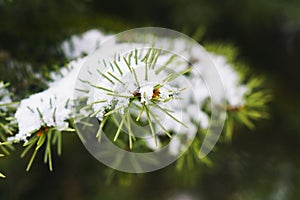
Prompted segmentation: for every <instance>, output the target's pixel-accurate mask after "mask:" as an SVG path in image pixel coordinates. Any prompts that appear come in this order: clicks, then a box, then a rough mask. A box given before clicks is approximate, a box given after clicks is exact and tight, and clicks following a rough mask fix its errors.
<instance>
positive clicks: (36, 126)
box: [7, 59, 84, 170]
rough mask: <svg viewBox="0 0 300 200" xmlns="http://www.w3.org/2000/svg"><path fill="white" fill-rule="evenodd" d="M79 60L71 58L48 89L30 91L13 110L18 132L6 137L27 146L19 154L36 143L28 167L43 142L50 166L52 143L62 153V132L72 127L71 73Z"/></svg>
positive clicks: (75, 69) (79, 63) (75, 72)
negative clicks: (14, 110) (59, 76)
mask: <svg viewBox="0 0 300 200" xmlns="http://www.w3.org/2000/svg"><path fill="white" fill-rule="evenodd" d="M82 62H84V60H83V59H79V60H76V61H72V62H71V63H70V64H69V65H68V66H67V67H66V68H63V69H62V70H61V72H60V74H62V73H64V75H63V76H62V77H61V78H56V81H54V82H51V83H49V88H48V89H47V90H45V91H43V92H40V93H37V94H33V95H31V96H29V97H28V98H27V99H23V100H22V101H21V102H20V106H19V107H18V109H17V111H16V113H15V118H16V121H17V123H18V127H19V132H18V133H17V134H16V135H15V136H12V137H9V138H7V140H8V141H10V142H14V143H15V142H20V141H23V142H24V146H25V147H26V148H25V150H24V152H23V153H22V154H21V156H22V157H24V156H25V155H26V154H27V152H28V151H29V150H30V149H31V148H32V147H34V145H36V147H35V150H34V152H33V155H32V157H31V159H30V162H29V164H28V167H27V170H29V169H30V167H31V164H32V162H33V160H34V158H35V156H36V153H37V151H38V150H39V149H40V148H41V147H42V145H43V144H44V143H45V144H46V149H45V159H44V161H45V162H48V163H49V168H50V170H52V159H51V145H52V144H53V145H54V144H57V152H58V154H61V138H62V136H61V134H62V132H63V131H73V129H72V128H71V125H70V119H71V117H72V110H73V90H74V84H75V83H74V82H75V79H74V77H76V76H77V73H78V70H79V69H80V65H81V63H82ZM66 71H67V72H66ZM56 77H57V76H56Z"/></svg>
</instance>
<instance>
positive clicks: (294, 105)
mask: <svg viewBox="0 0 300 200" xmlns="http://www.w3.org/2000/svg"><path fill="white" fill-rule="evenodd" d="M141 26H160V27H165V28H171V29H175V30H178V31H181V32H184V33H186V34H187V35H190V36H192V35H193V33H195V32H196V30H197V28H199V27H201V28H203V29H205V34H204V36H203V38H202V39H201V40H200V42H201V43H204V44H205V43H209V42H214V43H218V42H219V43H230V44H233V45H235V46H236V47H237V48H238V49H239V52H240V54H239V60H240V61H243V62H245V63H246V64H247V65H249V66H250V67H251V69H252V70H253V71H254V72H255V73H257V74H262V75H264V76H265V77H266V80H267V84H266V87H267V88H269V89H270V90H271V91H272V94H273V97H274V100H273V102H272V103H271V104H270V119H269V120H265V121H260V122H258V123H257V128H256V130H254V131H249V130H247V129H246V128H244V127H238V128H237V130H236V131H235V134H234V136H233V141H232V142H231V143H227V144H219V145H218V146H217V148H216V149H215V152H213V153H211V154H210V158H211V159H212V160H213V163H214V164H213V166H212V167H207V166H205V165H201V166H199V168H198V169H193V170H186V171H185V172H184V173H180V172H176V170H175V166H173V165H171V166H169V167H167V168H165V169H163V170H160V171H157V172H153V173H147V174H142V175H137V176H136V175H134V176H130V175H128V174H124V173H116V174H115V176H114V178H112V179H111V182H110V183H107V173H109V170H108V169H107V168H106V167H105V166H103V165H102V164H100V163H99V162H98V161H96V160H95V159H94V158H93V157H92V156H91V155H90V154H89V153H88V152H87V151H86V150H85V148H84V147H83V145H82V144H81V142H80V141H79V139H78V137H77V136H76V135H74V134H69V135H68V134H66V135H64V136H63V139H64V145H63V156H61V157H57V156H56V155H55V156H54V167H55V171H54V172H53V173H49V172H48V168H47V166H46V165H43V164H42V158H41V155H40V157H38V158H37V160H36V161H35V163H34V165H33V167H32V169H31V171H30V172H29V173H26V172H25V168H26V164H27V161H28V159H29V158H26V159H19V152H20V150H21V148H20V147H17V150H16V152H15V153H13V154H12V155H11V156H8V157H6V158H1V160H0V169H1V171H2V172H4V173H5V174H6V175H7V178H6V179H4V180H0V199H32V200H33V199H74V200H75V199H173V197H174V195H176V194H179V193H185V194H188V195H191V196H192V197H193V198H194V199H208V200H210V199H216V200H219V199H251V200H252V199H262V200H265V199H272V200H273V199H284V200H285V199H294V200H297V199H300V190H299V188H300V170H299V168H300V159H299V158H298V157H299V155H300V132H299V130H300V123H299V122H300V101H299V97H300V96H299V94H300V90H299V83H298V82H299V80H300V74H299V73H300V1H297V0H243V1H241V0H166V1H159V0H152V1H138V0H131V1H121V0H115V1H96V0H85V1H79V0H75V1H72V0H44V1H42V0H41V1H39V0H26V1H25V0H15V1H8V0H0V80H4V81H9V82H11V83H12V85H11V89H12V90H13V91H14V92H15V93H14V98H15V99H18V98H20V97H24V96H27V95H29V94H31V93H33V92H36V91H40V90H42V89H44V87H45V85H43V84H41V80H38V79H37V78H34V77H33V76H32V73H33V72H39V73H43V74H44V75H45V76H46V75H47V72H49V70H53V69H55V68H56V67H55V66H61V65H63V64H64V63H66V62H67V60H66V58H65V57H64V56H63V54H62V52H61V51H60V50H59V48H58V47H59V45H60V43H61V42H62V41H63V40H64V39H66V38H68V37H69V36H71V35H72V34H74V33H81V32H84V31H86V30H88V29H91V28H100V29H101V30H103V31H105V32H119V31H123V30H126V29H129V28H135V27H141ZM16 60H17V61H18V62H15V61H16ZM13 61H14V62H13ZM24 63H31V64H32V65H33V70H32V71H31V70H29V71H28V70H26V68H25V64H24ZM191 177H193V178H191ZM119 180H121V181H119ZM280 195H281V196H280ZM285 195H287V196H285Z"/></svg>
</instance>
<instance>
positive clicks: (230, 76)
mask: <svg viewBox="0 0 300 200" xmlns="http://www.w3.org/2000/svg"><path fill="white" fill-rule="evenodd" d="M107 37H108V36H105V35H104V34H102V33H101V32H99V31H97V30H92V31H88V32H87V33H85V34H83V36H82V37H79V36H74V37H72V39H71V45H69V44H70V43H69V44H67V41H66V42H65V43H64V44H63V45H62V48H63V50H64V51H65V54H66V55H67V57H68V58H69V59H73V58H75V57H80V56H82V55H86V54H87V53H88V52H90V51H91V50H92V49H93V48H94V47H95V46H97V44H98V43H100V42H101V41H103V40H104V39H106V38H107ZM158 43H161V44H163V43H164V44H165V43H170V40H165V39H161V40H159V41H158ZM113 45H114V48H115V49H116V50H118V49H122V48H124V47H126V46H127V47H128V46H130V47H131V49H133V51H132V52H128V53H127V54H125V55H120V54H118V52H117V51H116V56H115V58H114V59H113V60H103V61H101V65H102V66H105V70H104V71H103V70H98V71H97V76H98V77H99V79H97V82H89V80H88V79H86V80H80V81H81V82H82V83H83V84H86V85H88V86H89V87H91V88H93V92H92V93H89V94H88V96H87V103H88V105H89V106H88V107H85V109H87V110H88V111H91V112H86V111H84V110H81V112H80V114H81V115H85V117H88V116H87V115H89V117H94V118H97V119H98V120H99V130H98V133H97V135H96V138H98V140H100V139H101V134H102V131H103V129H104V128H105V126H106V124H107V123H108V122H109V121H111V122H112V123H114V124H115V125H116V127H117V128H116V130H115V133H114V136H113V140H118V138H120V137H119V136H120V133H122V132H127V133H128V137H127V142H128V147H129V148H130V149H132V148H133V145H134V141H135V140H137V137H136V133H134V131H133V128H132V127H131V125H132V124H131V123H130V120H134V121H135V122H136V123H144V124H147V125H148V127H149V129H148V132H149V134H150V135H152V136H153V137H154V141H149V140H147V141H146V143H145V144H146V145H147V146H148V147H149V148H150V149H156V148H157V147H158V146H160V145H161V141H160V138H157V137H156V135H158V136H159V137H160V136H161V135H163V134H165V135H167V137H168V138H169V140H173V139H175V140H176V138H173V137H172V135H173V134H174V133H175V134H179V135H181V137H185V138H186V140H183V141H187V140H189V138H193V135H194V134H197V132H198V128H199V125H200V129H201V130H205V129H207V128H208V127H209V117H210V116H209V107H207V102H209V101H210V92H209V90H208V88H207V85H206V83H205V80H203V79H201V78H199V74H198V72H196V71H195V70H192V68H191V65H193V64H197V65H199V66H201V68H200V69H199V70H200V74H204V75H205V74H207V73H206V71H207V70H209V69H207V67H206V66H203V65H201V59H199V57H198V55H199V53H200V50H199V49H197V48H196V47H193V46H190V47H188V48H186V47H185V46H186V45H185V44H184V42H183V41H181V40H175V41H174V40H173V41H172V44H171V43H170V44H169V45H170V46H172V48H174V50H176V51H177V52H178V51H179V52H181V55H182V56H183V57H186V58H190V59H189V60H188V61H186V60H185V61H183V60H182V59H180V58H179V57H178V56H174V55H171V54H169V53H166V52H164V51H162V50H161V49H159V48H148V49H146V50H140V49H139V47H142V46H143V44H132V43H126V42H125V43H124V42H120V41H118V42H117V41H115V42H114V44H113ZM210 56H211V58H212V60H213V61H214V62H215V65H216V68H217V71H218V72H219V75H220V76H221V79H222V82H223V84H224V87H225V91H226V102H227V105H219V106H220V108H224V109H227V111H228V112H233V111H234V112H235V113H240V112H243V111H245V112H248V110H247V109H244V108H250V107H251V106H249V105H250V104H251V105H253V106H252V107H251V109H252V110H251V112H249V114H248V115H249V116H250V115H251V116H257V115H259V114H261V113H260V111H261V110H260V109H261V107H260V106H259V105H261V104H259V103H257V104H255V98H256V99H257V98H260V97H262V95H261V94H263V92H262V93H259V95H258V94H257V90H256V89H253V88H254V85H255V84H253V83H252V82H253V81H252V82H251V81H249V83H252V84H242V82H243V81H244V80H242V79H241V78H240V76H239V73H238V72H237V71H236V69H235V67H234V65H233V64H232V63H230V62H229V61H228V60H227V58H226V57H225V56H224V55H222V54H220V52H217V53H213V51H212V52H211V53H210ZM84 60H85V58H83V59H79V60H77V61H72V62H71V63H70V64H69V65H68V66H67V67H63V68H62V69H61V70H60V72H59V73H51V78H52V79H53V82H50V83H49V89H47V90H45V91H43V92H40V93H37V94H33V95H31V96H29V97H28V98H27V99H24V100H22V101H21V104H20V107H19V108H18V110H17V112H16V115H15V117H16V119H17V122H18V125H19V133H18V134H17V135H15V136H13V137H10V138H9V141H12V142H18V141H24V142H25V146H27V147H26V149H25V151H24V153H23V154H22V156H24V155H25V154H26V153H27V152H28V150H29V149H30V148H31V147H34V146H35V150H34V153H33V156H32V158H31V160H30V163H29V165H28V168H27V169H29V168H30V166H31V164H32V161H33V159H34V157H35V155H36V153H37V151H38V150H39V149H40V148H41V147H42V145H43V144H46V151H45V159H44V161H45V162H48V163H49V168H50V169H52V162H51V149H50V146H51V143H54V144H56V143H57V144H58V153H59V154H60V151H61V147H60V145H59V144H60V143H61V131H68V130H71V129H70V128H71V126H70V119H71V118H72V117H74V116H73V105H74V102H73V100H74V99H73V93H72V92H73V91H74V88H75V81H76V78H77V75H78V72H79V70H80V67H81V65H82V63H83V62H84ZM174 66H176V67H175V68H174ZM174 69H175V70H174ZM205 78H208V79H212V80H214V79H215V77H209V76H206V77H205ZM184 79H188V81H189V83H190V85H193V86H196V87H194V88H193V91H191V90H189V89H188V88H189V87H188V85H187V84H186V82H185V81H184ZM253 80H254V79H253ZM254 82H255V81H254ZM256 83H257V82H256ZM260 84H261V82H259V83H257V84H256V85H260ZM83 92H84V91H83ZM75 100H76V99H75ZM178 102H180V104H181V105H180V108H179V104H178ZM255 105H256V106H255ZM241 108H243V109H241ZM178 110H180V112H178ZM195 111H196V112H197V113H198V114H197V115H195ZM115 116H119V118H118V119H117V118H115ZM162 116H163V117H162ZM240 119H242V120H237V122H242V123H245V124H250V123H249V120H247V119H245V118H243V117H242V118H240ZM228 120H230V119H229V118H228ZM234 120H236V119H233V121H232V123H236V121H234ZM162 122H163V123H162ZM228 129H230V127H229V128H228ZM156 132H158V134H156ZM203 132H205V131H203ZM124 135H125V134H124ZM121 139H124V137H122V138H121ZM196 140H198V139H197V137H196ZM198 144H201V141H200V139H199V142H198ZM183 146H184V144H182V141H181V140H180V141H178V142H177V143H176V141H175V142H173V143H171V145H170V146H169V150H170V153H171V154H174V155H175V154H178V153H180V152H181V148H182V147H183Z"/></svg>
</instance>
